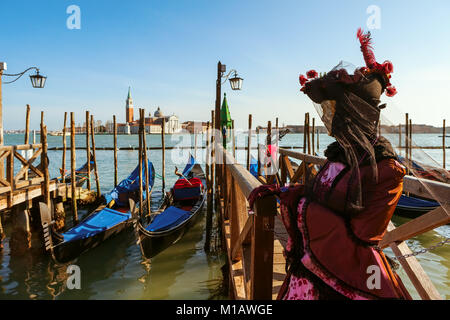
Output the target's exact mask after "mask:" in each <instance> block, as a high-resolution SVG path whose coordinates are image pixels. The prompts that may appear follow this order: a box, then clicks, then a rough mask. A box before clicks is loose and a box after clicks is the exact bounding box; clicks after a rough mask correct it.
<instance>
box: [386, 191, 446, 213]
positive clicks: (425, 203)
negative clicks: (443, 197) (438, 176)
mask: <svg viewBox="0 0 450 320" xmlns="http://www.w3.org/2000/svg"><path fill="white" fill-rule="evenodd" d="M437 207H439V203H438V202H436V201H431V200H425V199H420V198H416V197H412V196H407V195H405V194H402V196H401V197H400V200H399V201H398V204H397V207H396V208H395V213H396V214H397V215H400V216H404V217H408V218H416V217H418V216H420V215H422V214H424V213H427V212H429V211H431V210H434V209H436V208H437Z"/></svg>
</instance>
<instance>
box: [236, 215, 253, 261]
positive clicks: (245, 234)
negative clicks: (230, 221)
mask: <svg viewBox="0 0 450 320" xmlns="http://www.w3.org/2000/svg"><path fill="white" fill-rule="evenodd" d="M252 229H253V215H251V216H249V217H248V219H247V221H246V223H245V224H244V226H243V228H242V231H241V232H240V234H239V237H238V238H237V239H236V240H235V242H231V243H232V247H231V259H232V260H236V259H238V258H240V256H239V254H240V251H241V248H242V245H243V244H246V243H248V242H249V240H250V239H249V238H250V235H251V231H252ZM231 241H232V240H231Z"/></svg>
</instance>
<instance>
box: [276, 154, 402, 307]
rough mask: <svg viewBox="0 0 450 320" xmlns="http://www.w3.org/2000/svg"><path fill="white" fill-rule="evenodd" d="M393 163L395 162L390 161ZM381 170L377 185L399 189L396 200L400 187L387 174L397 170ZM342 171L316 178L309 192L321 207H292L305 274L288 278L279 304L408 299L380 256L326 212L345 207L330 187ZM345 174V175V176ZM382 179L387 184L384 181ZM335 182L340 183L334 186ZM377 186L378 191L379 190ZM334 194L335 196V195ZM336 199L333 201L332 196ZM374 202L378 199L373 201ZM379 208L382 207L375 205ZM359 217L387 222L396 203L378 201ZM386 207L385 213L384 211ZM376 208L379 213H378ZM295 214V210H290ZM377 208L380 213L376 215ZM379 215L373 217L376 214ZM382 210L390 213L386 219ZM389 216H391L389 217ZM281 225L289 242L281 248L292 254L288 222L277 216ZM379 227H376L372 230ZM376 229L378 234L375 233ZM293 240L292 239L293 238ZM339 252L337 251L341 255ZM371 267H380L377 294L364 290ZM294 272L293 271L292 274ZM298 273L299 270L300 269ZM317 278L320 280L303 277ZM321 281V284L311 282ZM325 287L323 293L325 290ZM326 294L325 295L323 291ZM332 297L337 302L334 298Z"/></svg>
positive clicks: (334, 166)
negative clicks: (330, 195)
mask: <svg viewBox="0 0 450 320" xmlns="http://www.w3.org/2000/svg"><path fill="white" fill-rule="evenodd" d="M391 162H392V163H394V161H391ZM392 163H390V166H389V167H388V166H386V167H385V168H388V169H389V170H391V171H386V170H387V169H386V170H380V171H379V172H380V177H381V178H382V179H381V180H380V181H382V182H383V181H388V182H391V181H392V185H393V186H398V187H397V189H398V190H397V191H398V192H397V191H395V194H394V193H393V196H395V195H397V193H398V195H400V194H401V187H402V185H401V184H400V185H398V182H396V181H395V178H394V177H391V172H393V171H392V170H394V172H395V170H396V168H395V163H394V165H392ZM344 169H345V166H344V165H342V164H340V163H332V162H328V163H327V164H326V166H325V167H324V168H323V169H322V171H321V172H320V173H319V175H318V177H317V178H318V180H317V181H318V183H317V184H316V185H315V186H314V196H315V197H314V199H315V200H320V201H321V202H322V203H323V204H320V203H317V202H314V201H313V202H311V201H309V200H308V199H307V198H306V197H304V196H303V197H302V196H301V198H300V199H299V201H298V205H296V209H297V210H296V211H297V213H298V214H297V221H296V222H297V226H298V230H299V231H300V235H299V236H301V237H302V240H303V246H304V248H303V249H304V250H303V255H302V257H301V265H302V266H303V268H305V271H297V273H296V274H295V275H294V274H292V273H289V274H288V277H287V278H286V279H285V283H284V285H283V290H282V292H281V293H280V295H279V298H280V299H283V300H317V299H327V298H330V299H336V298H337V299H340V298H339V297H342V298H344V297H345V298H348V299H352V300H371V299H379V298H389V299H391V298H406V299H408V298H409V296H408V294H407V292H404V291H403V290H404V287H403V285H402V284H401V281H400V280H399V279H398V277H397V276H396V275H395V274H394V273H393V272H392V270H391V269H390V267H389V266H388V264H387V261H386V259H385V258H384V255H383V254H382V253H380V252H378V251H377V250H375V249H373V248H371V247H368V246H362V245H360V244H358V243H355V242H353V240H352V239H351V238H350V237H349V236H348V230H347V228H346V226H345V221H344V219H343V218H342V217H341V216H339V215H338V214H337V213H335V212H334V211H333V209H331V208H328V207H327V205H331V203H330V202H331V201H334V203H338V202H342V201H345V193H342V190H346V188H345V187H344V188H343V187H342V185H341V187H340V189H339V187H335V186H334V181H335V180H336V178H337V177H338V176H339V175H342V174H344V172H343V170H344ZM345 174H347V173H345ZM384 175H385V176H386V179H387V180H386V179H384V178H383V177H384ZM339 179H340V180H339ZM339 179H338V180H339V181H340V182H338V184H339V183H341V184H342V183H346V181H347V180H346V179H344V177H342V178H339ZM380 186H381V187H380ZM332 187H333V192H335V193H334V198H333V200H331V199H330V197H329V195H328V193H329V192H330V191H331V188H332ZM374 188H379V189H374V190H373V191H372V189H367V191H368V190H371V192H370V195H373V194H376V192H378V193H383V192H387V191H384V190H391V189H390V188H391V186H390V185H388V186H386V185H382V184H377V185H375V186H374ZM336 190H338V191H340V193H337V192H336ZM337 195H338V196H337ZM377 199H378V198H377ZM380 203H381V205H380ZM372 204H373V205H370V206H368V209H367V210H366V211H364V212H363V214H361V216H360V218H361V219H362V218H366V220H367V221H369V218H368V217H369V215H370V214H376V216H379V215H381V216H383V215H384V216H386V220H387V221H389V220H390V217H391V216H392V213H393V210H394V209H395V205H396V201H388V199H387V198H386V199H385V198H383V200H381V202H378V203H373V202H372ZM384 204H386V206H387V207H384ZM377 206H378V207H377ZM291 208H292V209H291V210H295V209H294V208H295V207H291ZM380 208H381V209H380ZM378 209H379V211H376V210H378ZM387 210H390V211H389V212H390V213H388V211H387ZM391 211H392V212H391ZM281 214H282V220H283V222H284V224H285V226H286V228H287V230H288V233H289V235H290V236H289V238H288V241H287V245H286V251H287V252H291V250H292V249H293V244H294V242H293V241H294V240H295V239H294V238H295V235H294V233H292V228H291V226H290V222H289V216H288V215H289V213H288V211H287V210H282V211H281ZM382 222H383V221H381V222H380V221H376V222H374V223H372V228H373V229H374V230H376V231H375V232H378V229H380V230H379V232H382V230H381V229H383V228H381V227H380V226H381V223H382ZM377 224H378V225H377ZM377 228H378V229H377ZM293 237H294V238H293ZM341 250H342V251H341ZM370 265H377V266H379V267H380V275H381V288H380V289H379V290H378V291H374V290H371V289H368V288H367V286H366V280H367V273H366V268H367V266H370ZM296 270H297V269H296ZM300 270H301V269H300ZM309 272H310V273H312V275H314V276H316V277H317V278H319V279H320V280H318V279H316V278H315V277H312V276H310V275H308V274H309ZM316 281H320V283H318V282H316ZM324 284H326V286H325V287H326V288H324V287H323V286H324ZM328 290H329V291H328ZM335 295H336V296H335Z"/></svg>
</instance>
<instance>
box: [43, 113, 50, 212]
mask: <svg viewBox="0 0 450 320" xmlns="http://www.w3.org/2000/svg"><path fill="white" fill-rule="evenodd" d="M41 144H42V156H41V163H42V170H43V171H44V185H43V187H44V188H43V191H44V192H42V194H43V195H44V202H45V203H46V204H47V206H48V207H49V208H50V175H49V172H48V156H47V148H48V146H47V127H46V126H45V125H44V111H42V112H41Z"/></svg>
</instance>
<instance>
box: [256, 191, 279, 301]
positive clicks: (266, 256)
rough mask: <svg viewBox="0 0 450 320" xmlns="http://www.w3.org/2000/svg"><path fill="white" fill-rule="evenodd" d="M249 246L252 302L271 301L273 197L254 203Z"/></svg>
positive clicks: (274, 203) (274, 207) (274, 209)
mask: <svg viewBox="0 0 450 320" xmlns="http://www.w3.org/2000/svg"><path fill="white" fill-rule="evenodd" d="M254 209H255V217H254V224H253V230H252V245H251V290H250V299H252V300H271V299H272V281H273V240H274V233H273V229H274V224H275V220H274V213H275V212H276V209H277V208H276V200H275V197H273V196H270V197H265V198H262V199H260V200H257V201H256V203H255V208H254Z"/></svg>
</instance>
